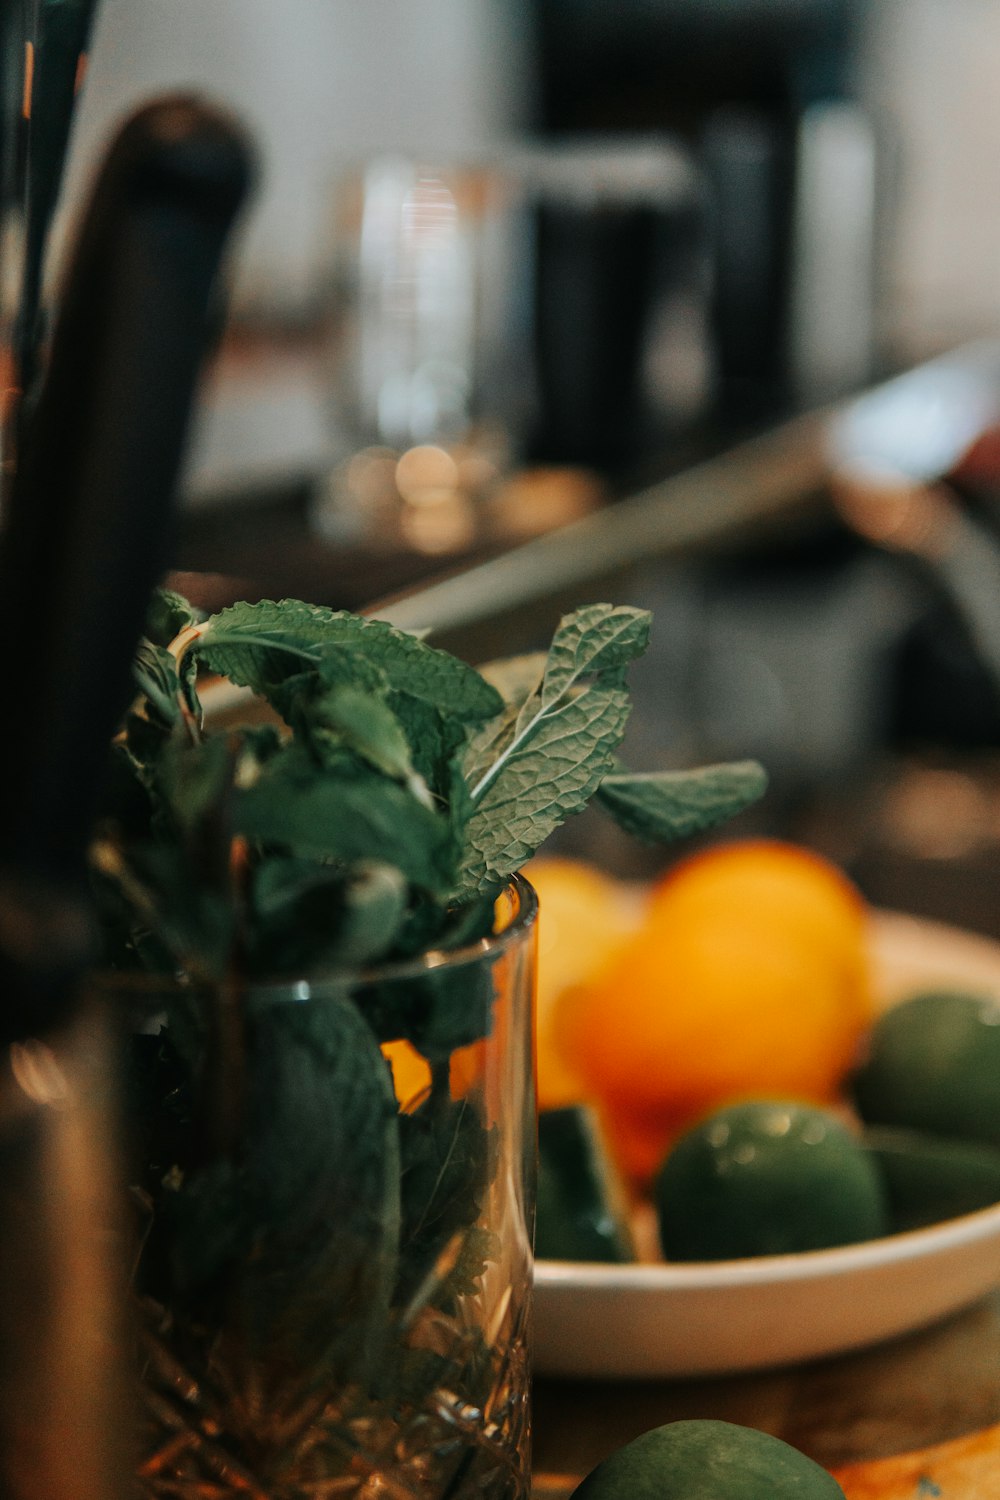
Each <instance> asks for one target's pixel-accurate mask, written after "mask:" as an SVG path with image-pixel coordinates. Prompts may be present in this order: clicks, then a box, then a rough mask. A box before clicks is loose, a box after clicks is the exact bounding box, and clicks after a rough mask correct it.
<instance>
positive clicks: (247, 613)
mask: <svg viewBox="0 0 1000 1500" xmlns="http://www.w3.org/2000/svg"><path fill="white" fill-rule="evenodd" d="M191 650H192V652H193V653H194V654H195V655H196V656H197V658H198V660H199V661H200V662H201V663H202V664H203V665H204V666H206V667H209V668H210V669H211V670H212V671H214V672H218V673H220V674H221V675H222V676H224V677H228V678H230V680H231V681H233V682H236V683H239V684H241V685H242V686H244V687H249V688H251V689H253V691H254V692H257V693H260V694H262V695H265V696H266V695H267V693H268V692H269V691H271V690H273V688H274V686H275V684H278V683H280V682H282V681H283V680H284V678H285V677H287V676H289V675H290V674H291V673H292V672H299V671H302V670H303V668H304V667H306V666H312V667H314V668H319V667H320V665H321V664H322V663H323V661H324V660H325V659H327V658H328V657H330V656H336V655H337V654H338V653H343V652H350V651H355V652H358V653H360V654H361V655H362V656H363V657H364V658H366V659H367V660H368V661H369V662H371V663H373V664H374V665H375V666H377V667H379V668H380V669H381V671H382V672H384V674H385V678H386V681H387V682H388V683H389V684H390V685H391V686H392V687H395V688H399V689H402V690H405V691H406V692H408V693H410V694H412V695H413V696H414V697H418V698H424V699H427V700H428V701H429V702H432V703H439V704H446V705H447V708H448V712H449V713H450V714H451V715H452V716H453V717H455V718H457V719H460V720H462V722H463V723H477V722H478V721H479V720H481V719H485V718H488V717H489V715H490V714H493V713H495V712H496V711H497V709H498V708H499V706H500V699H499V695H498V694H497V693H496V691H495V689H493V688H492V687H490V685H489V683H487V682H485V681H484V679H483V678H482V677H480V675H479V673H478V672H476V671H475V670H474V669H473V668H472V667H470V666H467V665H466V664H465V663H464V662H462V661H459V659H458V658H457V657H454V656H451V655H450V654H449V653H448V652H445V651H439V650H437V649H436V648H435V647H433V646H428V645H427V644H426V643H425V642H424V641H422V640H418V639H417V638H416V637H415V636H412V635H407V634H406V633H405V632H404V631H401V630H397V629H395V627H394V626H392V625H387V624H386V623H385V621H383V620H366V619H363V618H361V617H360V616H358V615H352V614H348V613H347V612H346V611H342V610H341V611H338V610H330V609H323V608H321V607H320V606H318V605H314V604H304V603H302V602H301V600H297V599H285V600H282V601H281V603H274V602H273V601H271V600H264V601H262V602H261V603H259V604H234V605H232V606H231V607H230V608H229V609H224V610H222V611H221V612H220V613H219V614H217V615H213V616H212V617H211V618H210V619H209V620H208V621H207V622H206V623H205V627H204V629H203V631H202V634H201V635H200V636H199V637H198V639H197V640H196V641H195V642H194V643H193V645H192V647H191Z"/></svg>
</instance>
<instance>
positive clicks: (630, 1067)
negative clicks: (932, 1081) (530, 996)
mask: <svg viewBox="0 0 1000 1500" xmlns="http://www.w3.org/2000/svg"><path fill="white" fill-rule="evenodd" d="M866 933H867V912H866V906H865V903H864V901H863V900H862V898H861V896H860V894H859V892H858V891H857V890H856V889H855V887H854V886H853V885H852V884H851V883H850V881H848V880H847V878H846V876H845V875H844V874H843V873H842V872H841V871H840V870H839V869H837V868H836V867H835V866H834V865H832V864H831V863H829V862H828V861H826V860H824V859H822V858H821V857H820V856H819V855H817V854H814V853H812V852H811V851H809V850H806V849H803V848H800V847H799V846H796V845H791V844H784V843H780V842H777V841H770V840H747V841H742V842H738V843H730V844H720V845H716V846H714V847H712V848H711V849H709V850H707V851H705V852H703V853H700V854H697V855H695V856H692V857H691V858H690V859H687V860H684V861H682V862H681V863H679V864H678V865H677V866H675V868H674V869H673V870H672V871H670V872H669V873H668V875H667V876H666V877H665V878H663V879H662V880H661V881H660V882H659V883H658V884H657V885H656V886H655V887H654V889H653V891H652V893H651V896H650V900H649V903H648V906H647V908H646V914H645V920H644V922H643V924H642V927H641V928H640V930H639V931H638V933H637V934H636V935H635V937H634V938H633V939H632V940H631V941H630V942H629V943H628V944H627V945H625V946H624V947H623V948H621V949H620V950H619V951H618V952H617V953H616V954H615V955H614V957H613V958H612V960H611V961H610V962H609V963H608V964H606V965H605V966H604V967H603V968H602V969H601V970H600V972H599V973H598V974H596V975H595V976H592V977H591V978H590V979H589V980H585V981H583V982H581V983H580V984H578V985H577V986H576V987H575V988H573V989H572V990H570V991H568V992H566V993H564V994H563V995H562V996H561V997H560V999H559V1003H558V1006H557V1008H556V1012H555V1015H554V1017H553V1021H552V1035H553V1039H554V1043H555V1046H556V1048H557V1049H558V1051H559V1053H560V1054H561V1055H562V1056H563V1058H564V1059H565V1064H566V1066H568V1067H569V1068H570V1069H571V1070H572V1071H573V1073H574V1074H575V1075H576V1076H577V1078H578V1079H579V1080H580V1081H581V1083H582V1086H583V1088H584V1089H585V1091H586V1093H587V1094H588V1095H589V1096H591V1097H592V1098H594V1099H595V1100H597V1101H598V1102H599V1104H600V1105H601V1108H602V1115H603V1116H604V1119H605V1122H606V1126H607V1128H608V1130H609V1133H610V1135H611V1137H612V1145H613V1146H617V1154H618V1156H619V1158H620V1162H621V1165H622V1166H623V1167H624V1168H625V1170H626V1171H627V1172H629V1173H630V1175H632V1176H633V1177H634V1178H636V1179H640V1180H647V1179H648V1177H649V1176H650V1174H651V1172H652V1171H653V1170H655V1168H656V1167H657V1165H658V1164H659V1159H662V1155H663V1154H664V1153H665V1151H666V1148H667V1146H668V1145H669V1144H670V1142H671V1141H672V1139H673V1137H674V1136H675V1135H676V1134H677V1133H678V1131H679V1130H680V1129H681V1128H683V1127H684V1126H685V1125H686V1124H689V1123H690V1122H691V1121H692V1120H694V1119H696V1118H697V1117H698V1116H699V1115H701V1114H704V1113H706V1112H707V1111H708V1110H710V1109H713V1108H715V1107H718V1106H719V1105H721V1104H724V1103H727V1102H730V1101H732V1100H733V1099H738V1098H748V1097H753V1096H758V1097H759V1096H762V1095H772V1096H776V1097H783V1098H796V1099H800V1100H803V1101H812V1102H817V1103H823V1102H830V1101H832V1100H833V1099H835V1098H836V1096H837V1094H838V1091H839V1088H840V1085H841V1083H842V1080H843V1078H844V1075H845V1073H846V1071H847V1069H848V1068H849V1067H850V1065H851V1063H852V1062H853V1060H854V1058H855V1055H856V1052H857V1049H858V1044H859V1040H860V1036H861V1033H862V1031H863V1030H864V1028H865V1026H866V1024H867V1022H868V1020H869V1018H870V1014H871V1005H870V997H869V986H868V966H867V951H866Z"/></svg>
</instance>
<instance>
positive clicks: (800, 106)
mask: <svg viewBox="0 0 1000 1500" xmlns="http://www.w3.org/2000/svg"><path fill="white" fill-rule="evenodd" d="M534 14H535V20H536V25H537V56H538V68H539V105H538V109H539V118H538V125H539V128H540V129H541V131H542V132H543V133H548V132H554V133H558V134H565V133H567V132H574V131H583V132H587V133H590V134H592V133H593V132H595V131H620V130H629V131H633V132H635V131H639V132H641V131H645V130H649V131H668V132H670V133H671V134H672V135H674V136H676V137H677V138H679V139H680V140H682V141H685V142H687V144H688V145H689V146H690V147H691V148H692V149H693V151H694V152H695V155H696V159H697V160H698V161H699V162H700V164H701V166H702V168H703V170H704V172H705V174H706V178H707V180H708V183H709V186H710V194H711V200H712V203H711V218H712V282H713V286H712V321H711V327H712V333H711V348H710V351H709V353H710V357H711V360H712V364H713V367H714V381H713V386H714V397H713V405H714V412H713V415H714V417H715V420H716V421H717V422H721V423H722V424H723V425H724V426H725V427H727V428H732V427H741V426H745V425H759V424H761V423H765V422H767V421H769V420H771V419H773V418H774V417H775V416H778V415H781V414H783V413H785V412H788V411H789V410H793V409H795V408H798V407H804V406H809V405H813V404H816V403H817V402H820V401H823V400H825V399H827V398H829V397H833V396H837V395H841V394H843V393H845V392H848V391H851V390H854V389H856V388H857V387H858V386H860V385H862V384H863V383H865V382H866V381H867V380H868V379H869V378H870V377H871V376H872V375H873V373H874V369H873V362H874V338H873V300H874V275H875V240H876V215H875V192H876V168H877V150H876V140H875V133H874V131H873V129H872V125H871V122H870V120H869V119H868V117H867V116H866V113H865V112H864V110H863V109H862V108H861V106H860V105H859V103H858V102H857V97H856V88H855V76H854V75H855V66H856V59H857V52H858V47H859V45H860V34H861V21H862V4H861V0H616V3H615V4H613V5H609V4H608V3H607V0H534Z"/></svg>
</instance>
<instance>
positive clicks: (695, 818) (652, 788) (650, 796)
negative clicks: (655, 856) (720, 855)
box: [597, 760, 767, 843]
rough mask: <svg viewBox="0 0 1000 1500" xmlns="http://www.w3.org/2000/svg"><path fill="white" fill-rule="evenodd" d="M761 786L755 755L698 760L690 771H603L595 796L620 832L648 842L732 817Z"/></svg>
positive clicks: (757, 794) (764, 785)
mask: <svg viewBox="0 0 1000 1500" xmlns="http://www.w3.org/2000/svg"><path fill="white" fill-rule="evenodd" d="M766 789H767V774H766V772H765V771H764V768H763V766H761V765H758V763H757V762H756V761H752V760H745V761H733V762H730V763H728V764H725V765H718V766H702V767H700V768H699V769H698V770H694V771H657V772H652V773H650V774H643V775H632V774H630V773H628V772H621V773H618V772H616V773H614V774H612V775H610V776H606V777H605V778H604V780H603V781H602V782H601V785H600V786H599V787H598V789H597V800H598V802H599V803H600V804H601V805H602V807H604V808H605V809H606V811H607V812H609V813H610V814H611V816H612V817H613V818H614V819H615V822H616V823H618V824H619V826H620V827H621V828H623V829H624V830H625V832H626V833H629V834H632V835H633V837H635V838H638V839H642V840H644V841H646V842H649V843H669V842H670V841H671V840H673V839H680V838H687V837H688V836H689V835H690V834H692V833H701V832H703V831H704V830H705V829H707V828H714V827H715V826H716V824H718V823H722V822H724V821H725V820H726V819H727V818H731V817H733V816H734V815H735V814H736V813H738V812H740V811H741V810H742V809H743V808H744V807H748V806H749V805H750V804H751V803H752V802H756V801H757V800H758V799H759V798H760V797H762V796H763V795H764V792H765V791H766Z"/></svg>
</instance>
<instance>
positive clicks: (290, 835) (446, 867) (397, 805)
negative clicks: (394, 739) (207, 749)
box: [235, 744, 456, 891]
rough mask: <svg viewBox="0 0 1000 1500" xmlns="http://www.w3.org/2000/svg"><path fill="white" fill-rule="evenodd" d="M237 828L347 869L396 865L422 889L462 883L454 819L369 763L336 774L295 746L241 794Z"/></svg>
mask: <svg viewBox="0 0 1000 1500" xmlns="http://www.w3.org/2000/svg"><path fill="white" fill-rule="evenodd" d="M235 827H236V830H237V831H238V832H239V833H242V834H243V835H245V837H247V838H248V839H250V840H251V841H252V842H254V843H256V844H258V845H264V846H268V845H270V846H276V847H277V848H278V849H279V850H283V851H284V852H286V853H291V854H296V855H300V856H306V857H310V858H315V859H332V860H337V861H339V862H341V863H343V864H353V863H355V862H357V861H369V860H374V861H376V862H377V863H380V864H390V865H395V866H396V867H397V868H398V869H399V870H400V871H401V872H402V873H403V874H404V875H405V876H406V877H407V879H409V880H411V881H412V882H413V883H414V884H415V885H417V886H420V887H422V888H423V889H425V890H432V891H435V890H438V891H439V890H442V889H444V888H446V887H447V885H448V883H449V881H451V880H452V879H453V878H454V869H455V862H456V853H455V844H454V839H453V836H452V830H451V826H450V824H449V821H448V818H447V817H446V816H445V815H443V814H441V813H438V812H436V811H434V810H433V809H432V808H429V807H426V806H425V805H424V804H423V803H422V802H420V801H418V799H417V798H416V797H414V796H413V795H412V794H411V793H410V792H409V791H408V790H407V789H406V788H405V787H402V786H399V785H398V784H397V783H396V782H393V781H390V780H388V779H387V778H386V777H384V776H380V775H378V773H377V772H375V771H373V770H370V769H369V768H367V767H366V766H364V765H363V764H358V765H357V767H356V768H355V769H354V771H353V774H346V775H336V776H334V775H328V774H325V773H324V771H323V770H322V769H321V768H317V766H316V765H315V762H314V761H313V760H312V759H311V757H310V756H309V755H308V754H307V753H305V752H304V751H303V750H302V748H301V747H300V746H297V745H294V744H292V745H288V746H286V747H284V748H283V749H282V750H281V751H279V752H278V754H277V755H275V756H274V757H273V758H272V759H271V760H270V761H269V762H268V763H267V764H266V765H265V766H264V767H263V768H262V769H261V772H260V775H259V777H258V778H257V780H256V781H255V782H254V783H253V785H252V786H249V787H246V788H243V789H241V790H240V791H239V793H238V795H237V801H236V808H235Z"/></svg>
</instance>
